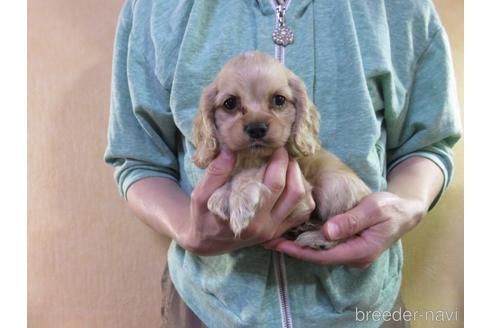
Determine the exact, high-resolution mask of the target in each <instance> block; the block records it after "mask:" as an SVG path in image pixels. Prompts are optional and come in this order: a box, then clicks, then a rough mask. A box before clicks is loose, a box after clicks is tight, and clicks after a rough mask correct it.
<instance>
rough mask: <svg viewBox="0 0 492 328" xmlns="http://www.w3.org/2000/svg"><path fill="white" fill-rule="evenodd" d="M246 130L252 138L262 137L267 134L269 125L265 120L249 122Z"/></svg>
mask: <svg viewBox="0 0 492 328" xmlns="http://www.w3.org/2000/svg"><path fill="white" fill-rule="evenodd" d="M244 132H246V134H247V135H248V136H249V137H250V138H251V139H261V138H263V137H264V136H265V135H266V134H267V132H268V125H267V124H266V123H263V122H254V123H249V124H247V125H246V126H245V127H244Z"/></svg>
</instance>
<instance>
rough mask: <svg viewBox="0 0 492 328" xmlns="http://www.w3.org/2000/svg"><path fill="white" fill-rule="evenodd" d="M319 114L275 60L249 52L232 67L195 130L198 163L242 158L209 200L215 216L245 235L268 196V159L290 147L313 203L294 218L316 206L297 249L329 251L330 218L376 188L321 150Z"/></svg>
mask: <svg viewBox="0 0 492 328" xmlns="http://www.w3.org/2000/svg"><path fill="white" fill-rule="evenodd" d="M318 133H319V114H318V111H317V110H316V107H315V106H314V104H313V103H312V102H311V101H310V100H309V99H308V96H307V93H306V89H305V86H304V83H303V82H302V81H301V79H300V78H299V77H297V76H296V75H295V74H294V73H292V72H291V71H290V70H289V69H287V68H286V67H285V66H284V65H282V64H281V63H280V62H278V61H277V60H275V59H274V58H273V57H270V56H268V55H265V54H262V53H259V52H249V53H244V54H241V55H239V56H237V57H235V58H233V59H232V60H230V61H229V62H227V63H226V64H225V66H224V67H223V68H222V70H221V71H220V72H219V74H218V76H217V77H216V79H215V80H214V81H213V82H212V83H211V84H210V85H209V86H207V87H206V88H205V89H204V91H203V93H202V96H201V99H200V110H199V112H198V114H197V116H196V118H195V121H194V126H193V142H194V144H195V147H196V153H195V155H194V158H193V162H194V163H195V165H197V166H198V167H200V168H206V167H207V166H208V164H209V163H210V162H211V161H212V160H213V159H214V158H215V157H216V156H217V155H218V153H219V149H220V147H221V146H225V147H227V148H229V149H230V150H231V151H233V152H235V153H236V155H237V160H236V167H235V168H234V170H233V173H232V175H231V177H230V179H229V181H228V182H227V183H226V184H225V185H223V186H222V187H221V188H219V189H217V190H216V191H215V193H214V194H213V195H212V196H211V197H210V198H209V200H208V203H207V206H208V209H209V210H210V211H211V212H212V213H214V214H215V215H216V216H218V217H219V218H221V219H223V220H229V223H230V227H231V229H232V231H233V232H234V233H235V235H236V236H237V235H239V234H240V233H241V231H242V230H243V229H245V228H246V227H247V226H248V224H249V223H250V221H251V219H252V218H254V216H255V212H256V209H257V208H259V207H261V205H262V200H263V199H264V198H265V195H266V194H267V193H268V192H269V190H268V188H266V186H265V185H264V184H263V183H262V181H263V175H264V172H265V168H266V165H267V162H268V160H269V157H270V156H271V155H272V153H273V152H274V151H275V150H276V149H277V148H279V147H286V149H287V150H288V152H289V156H290V157H291V158H295V159H296V160H297V161H298V163H299V166H300V168H301V171H302V173H303V175H304V178H305V180H306V182H305V190H306V196H305V198H304V199H303V200H301V201H300V202H299V203H298V204H297V207H296V208H295V210H294V212H293V213H292V214H291V216H292V217H295V216H296V215H299V214H300V213H306V211H307V210H308V208H309V206H308V197H309V193H310V192H312V196H313V198H314V201H315V203H316V210H315V214H314V215H311V218H310V220H309V221H308V222H306V223H305V224H303V225H301V226H299V227H297V228H294V229H293V230H292V231H291V232H290V235H291V236H292V235H294V238H295V240H296V243H298V244H299V245H301V246H303V247H311V248H313V249H327V248H330V247H333V246H334V245H335V244H336V243H334V242H330V241H327V240H326V239H325V237H324V236H323V234H322V232H321V231H320V229H321V227H322V225H323V223H324V222H326V220H327V219H329V218H330V217H332V216H334V215H337V214H340V213H343V212H345V211H347V210H349V209H351V208H352V207H354V206H355V205H357V203H358V202H359V201H360V200H361V198H363V197H364V196H366V195H367V194H369V193H370V190H369V188H368V187H367V186H366V185H365V184H364V182H362V180H361V179H359V178H358V177H357V175H356V174H355V173H354V172H353V171H352V170H351V169H350V168H348V167H347V166H346V165H344V164H343V163H342V162H341V161H340V160H339V159H338V158H337V157H336V156H335V155H333V154H331V153H329V152H327V151H325V150H323V149H322V148H321V147H320V141H319V138H318Z"/></svg>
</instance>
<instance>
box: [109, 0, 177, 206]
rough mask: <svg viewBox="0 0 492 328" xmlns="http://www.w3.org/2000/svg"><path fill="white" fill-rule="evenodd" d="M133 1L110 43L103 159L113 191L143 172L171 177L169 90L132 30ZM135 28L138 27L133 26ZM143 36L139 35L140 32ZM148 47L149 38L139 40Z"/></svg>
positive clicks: (173, 141)
mask: <svg viewBox="0 0 492 328" xmlns="http://www.w3.org/2000/svg"><path fill="white" fill-rule="evenodd" d="M134 15H135V14H134V7H133V1H127V2H126V3H125V5H124V7H123V9H122V11H121V14H120V17H119V21H118V25H117V30H116V37H115V44H114V54H113V71H112V83H111V109H110V116H109V127H108V145H107V148H106V152H105V155H104V159H105V161H106V163H108V164H109V165H111V166H113V167H114V178H115V180H116V183H117V185H118V188H119V192H120V194H121V195H123V196H124V197H125V198H126V193H127V190H128V188H129V187H130V186H131V185H132V184H133V183H134V182H136V181H138V180H140V179H142V178H145V177H165V178H169V179H173V180H175V181H177V180H178V179H179V169H178V161H177V142H178V138H177V128H176V126H175V124H174V120H173V116H172V113H171V111H170V108H169V90H167V89H166V88H164V87H163V85H162V84H161V83H160V81H159V80H158V78H157V77H156V74H155V67H154V66H155V63H154V56H153V51H152V49H143V48H142V47H140V46H136V45H135V44H137V43H138V44H141V43H142V40H141V38H142V36H141V35H139V36H138V38H139V40H138V42H137V40H135V39H136V38H137V37H135V36H133V35H132V33H133V28H134V26H133V25H134V22H133V17H134ZM139 33H140V34H141V32H139ZM144 37H145V35H144ZM145 44H148V46H149V47H152V46H151V42H145Z"/></svg>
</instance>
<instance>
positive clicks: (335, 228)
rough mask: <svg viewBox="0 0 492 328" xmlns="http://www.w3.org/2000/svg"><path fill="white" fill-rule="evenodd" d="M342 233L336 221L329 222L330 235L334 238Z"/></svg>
mask: <svg viewBox="0 0 492 328" xmlns="http://www.w3.org/2000/svg"><path fill="white" fill-rule="evenodd" d="M339 235H340V228H339V227H338V225H336V224H335V223H330V222H328V236H329V237H330V239H332V240H336V239H338V237H339Z"/></svg>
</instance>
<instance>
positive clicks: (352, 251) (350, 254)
mask: <svg viewBox="0 0 492 328" xmlns="http://www.w3.org/2000/svg"><path fill="white" fill-rule="evenodd" d="M264 247H265V248H267V249H273V250H276V251H278V252H283V253H286V254H288V255H289V256H292V257H295V258H298V259H301V260H304V261H309V262H314V263H318V264H324V265H327V264H348V265H351V266H355V267H359V268H366V267H368V266H369V265H370V264H371V263H372V262H374V261H375V260H376V259H377V257H378V256H379V254H380V252H379V249H376V247H375V245H373V244H372V243H370V242H368V241H367V240H366V239H364V238H361V237H356V238H352V239H350V240H347V241H345V242H343V243H340V244H338V245H337V246H335V247H334V248H330V249H328V250H325V251H322V250H314V249H311V248H303V247H300V246H299V245H297V244H296V243H295V242H293V241H291V240H286V239H283V238H278V239H275V240H272V241H269V242H268V243H266V244H264Z"/></svg>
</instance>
